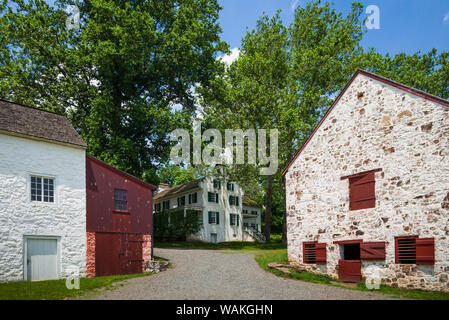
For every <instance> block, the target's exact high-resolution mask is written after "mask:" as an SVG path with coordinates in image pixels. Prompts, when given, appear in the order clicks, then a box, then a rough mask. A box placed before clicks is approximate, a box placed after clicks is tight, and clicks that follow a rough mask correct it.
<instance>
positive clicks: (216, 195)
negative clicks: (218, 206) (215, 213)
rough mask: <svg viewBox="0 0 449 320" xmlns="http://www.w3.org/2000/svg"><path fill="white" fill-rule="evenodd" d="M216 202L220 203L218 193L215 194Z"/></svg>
mask: <svg viewBox="0 0 449 320" xmlns="http://www.w3.org/2000/svg"><path fill="white" fill-rule="evenodd" d="M215 202H216V203H218V193H216V194H215Z"/></svg>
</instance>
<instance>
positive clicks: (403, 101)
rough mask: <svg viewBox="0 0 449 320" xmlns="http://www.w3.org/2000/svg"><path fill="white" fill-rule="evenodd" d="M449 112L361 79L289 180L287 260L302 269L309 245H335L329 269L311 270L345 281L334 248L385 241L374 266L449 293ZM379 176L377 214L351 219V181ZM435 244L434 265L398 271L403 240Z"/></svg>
mask: <svg viewBox="0 0 449 320" xmlns="http://www.w3.org/2000/svg"><path fill="white" fill-rule="evenodd" d="M448 137H449V108H448V107H446V106H443V105H441V104H438V103H435V102H432V101H429V100H427V99H424V98H421V97H418V96H416V95H414V94H411V93H408V92H406V91H404V90H401V89H398V88H396V87H393V86H390V85H388V84H385V83H383V82H380V81H378V80H375V79H372V78H371V77H368V76H366V75H362V74H359V75H358V76H357V77H356V78H355V79H354V81H353V82H352V84H351V85H350V86H349V87H348V89H347V91H346V92H345V93H344V94H343V96H342V97H341V99H340V100H339V102H338V103H337V104H336V105H335V107H334V108H333V110H332V111H331V112H330V114H329V115H328V117H327V118H326V120H325V121H324V122H323V123H322V125H321V126H320V128H319V129H318V130H317V131H316V133H315V135H314V136H313V137H312V139H311V140H310V141H309V143H308V145H307V146H306V147H305V148H304V149H303V151H302V153H301V154H300V155H299V156H298V158H297V159H296V160H295V161H294V163H293V164H292V165H291V166H290V168H289V169H288V171H287V173H286V197H287V199H286V201H287V230H288V257H289V261H290V263H292V264H297V265H302V261H303V257H302V255H303V252H302V243H303V242H305V241H318V242H320V243H326V244H327V265H307V266H305V267H306V268H307V269H309V270H311V271H314V272H317V273H326V274H328V275H330V276H333V277H337V276H338V269H337V266H338V261H339V260H340V259H341V255H342V247H341V245H338V244H333V242H334V241H341V240H356V239H362V240H363V241H365V242H369V241H385V242H386V259H385V260H382V261H371V262H368V261H362V276H363V277H366V275H367V272H368V270H369V268H370V267H371V266H373V265H375V266H378V267H380V268H381V270H382V275H383V276H382V277H383V280H384V281H385V282H386V283H387V284H388V285H392V286H397V287H401V288H419V289H425V290H441V291H446V292H449V280H448V275H449V139H448ZM378 168H381V169H382V171H381V172H376V173H375V194H376V206H375V208H371V209H363V210H357V211H350V210H349V181H348V179H346V180H341V177H344V176H348V175H353V174H357V173H360V172H365V171H369V170H373V169H378ZM398 236H419V237H420V238H434V239H435V265H432V266H429V265H427V266H423V265H403V264H402V265H401V264H395V237H398Z"/></svg>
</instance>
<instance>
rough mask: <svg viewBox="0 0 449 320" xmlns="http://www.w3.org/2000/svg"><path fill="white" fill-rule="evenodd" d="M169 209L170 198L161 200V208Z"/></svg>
mask: <svg viewBox="0 0 449 320" xmlns="http://www.w3.org/2000/svg"><path fill="white" fill-rule="evenodd" d="M168 209H170V200H166V201H164V202H162V210H168Z"/></svg>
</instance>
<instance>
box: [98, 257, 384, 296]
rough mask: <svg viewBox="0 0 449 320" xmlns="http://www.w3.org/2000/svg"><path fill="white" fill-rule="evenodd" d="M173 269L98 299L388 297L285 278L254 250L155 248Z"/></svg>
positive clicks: (132, 280) (134, 280)
mask: <svg viewBox="0 0 449 320" xmlns="http://www.w3.org/2000/svg"><path fill="white" fill-rule="evenodd" d="M155 255H156V256H158V257H164V258H167V259H169V260H170V261H171V262H172V264H173V268H172V269H169V270H167V271H164V272H161V273H158V274H155V275H152V276H149V277H143V278H134V279H130V280H127V281H126V284H125V285H124V286H122V287H118V288H117V289H115V290H113V291H106V292H104V293H102V294H100V295H98V296H96V297H94V299H114V300H124V299H147V300H166V299H169V300H197V299H202V300H208V299H214V300H264V299H274V300H302V299H313V300H327V299H332V300H334V299H338V300H360V299H370V300H373V299H375V300H379V299H382V300H383V299H390V297H389V296H387V295H383V294H379V293H369V292H361V291H355V290H349V289H343V288H337V287H332V286H327V285H320V284H313V283H308V282H303V281H298V280H291V279H284V278H281V277H277V276H275V275H274V274H272V273H269V272H266V271H264V270H262V269H261V268H260V267H259V266H258V265H257V263H256V261H255V260H254V256H253V254H251V253H234V252H232V253H229V252H226V253H224V252H223V251H213V250H179V249H176V250H175V249H155Z"/></svg>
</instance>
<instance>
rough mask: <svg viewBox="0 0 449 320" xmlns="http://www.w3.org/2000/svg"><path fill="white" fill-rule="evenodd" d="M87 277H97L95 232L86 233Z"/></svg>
mask: <svg viewBox="0 0 449 320" xmlns="http://www.w3.org/2000/svg"><path fill="white" fill-rule="evenodd" d="M86 277H88V278H91V277H95V232H87V233H86Z"/></svg>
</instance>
